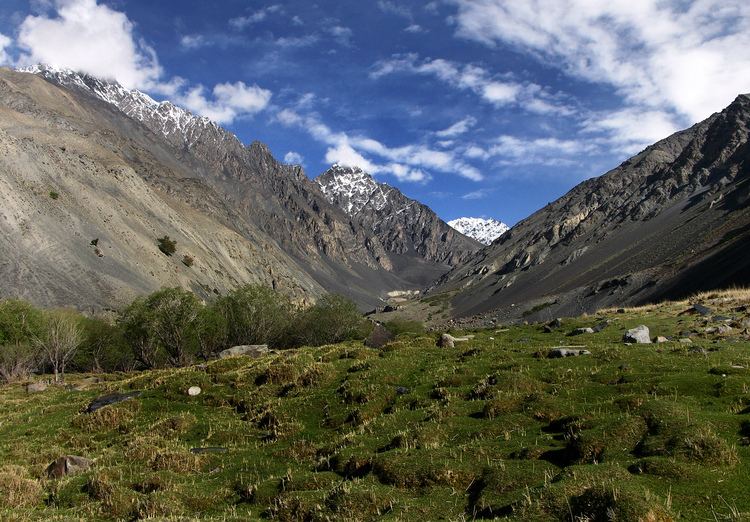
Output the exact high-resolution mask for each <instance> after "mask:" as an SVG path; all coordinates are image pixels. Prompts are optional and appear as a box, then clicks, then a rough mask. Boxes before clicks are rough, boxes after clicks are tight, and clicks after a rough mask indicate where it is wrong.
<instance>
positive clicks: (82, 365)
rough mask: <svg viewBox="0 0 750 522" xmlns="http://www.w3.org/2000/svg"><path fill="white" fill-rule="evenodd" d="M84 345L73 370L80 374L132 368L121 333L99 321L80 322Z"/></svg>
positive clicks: (85, 318)
mask: <svg viewBox="0 0 750 522" xmlns="http://www.w3.org/2000/svg"><path fill="white" fill-rule="evenodd" d="M81 328H82V330H83V341H82V342H81V346H80V348H79V349H78V353H77V354H76V356H75V359H74V360H73V364H72V366H73V367H74V368H75V369H76V370H79V371H87V372H89V371H90V372H112V371H127V370H130V369H132V368H133V365H134V360H133V356H132V352H131V351H130V350H129V346H128V344H127V342H126V341H125V338H124V337H123V332H122V329H121V328H120V327H119V326H118V325H116V324H113V323H112V322H111V321H108V320H106V319H104V318H101V317H84V318H82V319H81Z"/></svg>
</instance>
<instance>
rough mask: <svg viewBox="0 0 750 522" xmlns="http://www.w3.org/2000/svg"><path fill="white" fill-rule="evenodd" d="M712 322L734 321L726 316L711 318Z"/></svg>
mask: <svg viewBox="0 0 750 522" xmlns="http://www.w3.org/2000/svg"><path fill="white" fill-rule="evenodd" d="M711 320H712V321H713V322H715V323H728V322H729V321H731V320H732V318H731V317H727V316H726V315H715V316H713V317H712V318H711Z"/></svg>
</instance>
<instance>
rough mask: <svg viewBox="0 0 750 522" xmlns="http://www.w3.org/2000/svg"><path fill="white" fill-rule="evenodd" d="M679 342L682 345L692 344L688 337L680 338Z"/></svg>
mask: <svg viewBox="0 0 750 522" xmlns="http://www.w3.org/2000/svg"><path fill="white" fill-rule="evenodd" d="M680 342H681V343H682V344H693V340H692V339H691V338H690V337H682V338H681V339H680Z"/></svg>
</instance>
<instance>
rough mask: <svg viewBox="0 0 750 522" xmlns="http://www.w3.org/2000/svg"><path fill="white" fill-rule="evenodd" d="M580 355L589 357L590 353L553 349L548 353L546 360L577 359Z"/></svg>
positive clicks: (568, 349)
mask: <svg viewBox="0 0 750 522" xmlns="http://www.w3.org/2000/svg"><path fill="white" fill-rule="evenodd" d="M581 355H591V352H590V351H588V350H577V349H571V348H555V349H553V350H550V351H549V353H548V354H547V358H549V359H560V358H563V357H579V356H581Z"/></svg>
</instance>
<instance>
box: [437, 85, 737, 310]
mask: <svg viewBox="0 0 750 522" xmlns="http://www.w3.org/2000/svg"><path fill="white" fill-rule="evenodd" d="M749 126H750V96H748V95H741V96H739V97H738V98H737V99H736V100H735V101H734V102H733V103H732V104H731V105H730V106H729V107H727V108H726V109H725V110H724V111H722V112H721V113H717V114H714V115H712V116H711V117H709V118H708V119H706V120H705V121H703V122H701V123H698V124H696V125H694V126H693V127H691V128H689V129H687V130H685V131H682V132H678V133H676V134H674V135H672V136H670V137H668V138H666V139H664V140H662V141H660V142H658V143H656V144H654V145H652V146H650V147H648V148H647V149H645V150H644V151H642V152H641V153H639V154H638V155H636V156H634V157H633V158H631V159H629V160H627V161H626V162H624V163H623V164H622V165H620V166H619V167H617V168H615V169H613V170H612V171H610V172H608V173H607V174H605V175H603V176H601V177H599V178H595V179H590V180H587V181H585V182H583V183H581V184H580V185H578V186H577V187H575V188H574V189H572V190H571V191H570V192H568V193H567V194H566V195H565V196H563V197H562V198H560V199H558V200H557V201H555V202H554V203H551V204H549V205H547V206H546V207H544V208H543V209H541V210H539V211H538V212H536V213H535V214H533V215H532V216H530V217H529V218H527V219H525V220H523V221H521V222H520V223H518V224H517V225H516V226H514V227H513V228H512V229H511V230H510V231H509V232H507V233H506V234H504V235H503V236H502V237H501V238H500V239H498V240H497V241H496V242H494V243H493V244H492V245H490V246H488V247H487V248H484V249H483V250H481V251H480V252H479V253H478V254H477V255H476V256H475V257H474V258H472V259H471V260H470V261H468V262H467V263H465V264H463V265H462V266H459V267H456V268H455V269H454V270H452V271H451V272H450V273H449V274H447V275H446V276H444V277H443V278H442V279H441V280H440V281H439V283H438V284H437V285H435V286H434V287H433V288H432V289H431V292H433V293H441V292H445V293H448V295H451V296H452V302H453V305H454V311H455V313H456V314H458V315H471V314H480V313H487V314H488V315H489V316H491V317H497V318H514V317H520V316H521V315H523V314H525V315H526V316H527V317H530V318H535V317H541V318H545V317H555V316H558V315H570V314H574V313H579V312H583V311H592V310H594V309H596V308H598V307H602V306H610V305H617V306H621V305H627V304H639V303H644V302H649V301H652V300H656V299H660V298H664V297H682V296H684V295H688V294H690V293H691V292H694V291H697V290H701V289H708V288H714V287H719V286H726V285H731V284H748V283H750V257H748V256H747V252H748V251H750V207H749V206H748V203H749V202H750V145H749V144H748V134H749V133H750V131H749Z"/></svg>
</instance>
